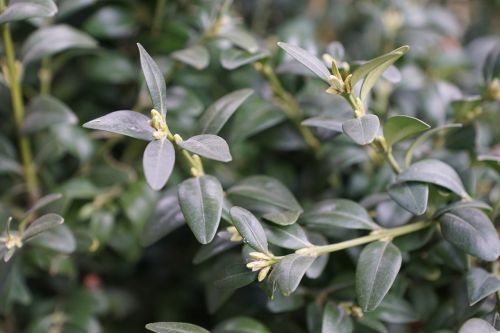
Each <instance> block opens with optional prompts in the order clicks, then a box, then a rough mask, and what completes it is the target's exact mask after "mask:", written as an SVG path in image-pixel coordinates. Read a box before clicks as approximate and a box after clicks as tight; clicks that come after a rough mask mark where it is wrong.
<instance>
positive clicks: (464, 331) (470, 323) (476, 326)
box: [458, 318, 498, 333]
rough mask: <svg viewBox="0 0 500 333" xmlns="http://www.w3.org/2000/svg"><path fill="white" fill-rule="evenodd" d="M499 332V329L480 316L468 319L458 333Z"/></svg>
mask: <svg viewBox="0 0 500 333" xmlns="http://www.w3.org/2000/svg"><path fill="white" fill-rule="evenodd" d="M479 332H481V333H498V331H497V330H496V329H495V328H494V327H493V326H491V324H490V323H488V322H487V321H486V320H483V319H479V318H472V319H469V320H467V321H466V322H465V323H464V324H463V325H462V327H460V330H459V331H458V333H479Z"/></svg>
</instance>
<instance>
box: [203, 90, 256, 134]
mask: <svg viewBox="0 0 500 333" xmlns="http://www.w3.org/2000/svg"><path fill="white" fill-rule="evenodd" d="M251 94H253V90H252V89H240V90H236V91H233V92H232V93H230V94H227V95H225V96H223V97H221V98H219V99H218V100H217V101H215V102H214V103H213V104H212V105H210V106H209V107H208V109H207V110H206V111H205V112H204V113H203V115H202V116H201V118H200V120H199V124H200V130H201V132H202V133H204V134H206V133H210V134H217V133H219V132H220V130H221V129H222V127H224V124H226V122H227V121H228V120H229V118H231V116H232V115H233V114H234V112H236V110H237V109H238V108H239V107H240V105H241V104H242V103H243V102H244V101H245V100H246V99H247V98H248V97H249V96H250V95H251Z"/></svg>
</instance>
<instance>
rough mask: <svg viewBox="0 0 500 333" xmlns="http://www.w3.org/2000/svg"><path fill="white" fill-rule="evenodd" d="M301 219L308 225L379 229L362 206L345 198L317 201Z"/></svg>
mask: <svg viewBox="0 0 500 333" xmlns="http://www.w3.org/2000/svg"><path fill="white" fill-rule="evenodd" d="M301 219H302V220H303V221H304V223H306V224H309V225H319V226H333V227H340V228H347V229H368V230H375V229H380V226H378V225H377V224H376V223H375V222H374V221H373V220H372V218H371V217H370V215H368V212H367V211H366V209H365V208H364V207H363V206H361V205H359V204H357V203H356V202H354V201H351V200H346V199H332V200H325V201H322V202H319V203H317V204H316V205H314V206H313V207H312V208H311V209H310V210H308V211H307V212H306V213H304V215H302V217H301Z"/></svg>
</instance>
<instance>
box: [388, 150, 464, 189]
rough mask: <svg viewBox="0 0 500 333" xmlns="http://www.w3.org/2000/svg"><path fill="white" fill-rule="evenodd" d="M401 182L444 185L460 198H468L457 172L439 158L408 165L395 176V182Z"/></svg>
mask: <svg viewBox="0 0 500 333" xmlns="http://www.w3.org/2000/svg"><path fill="white" fill-rule="evenodd" d="M401 182H423V183H430V184H434V185H438V186H441V187H444V188H446V189H448V190H450V191H452V192H454V193H456V194H458V195H459V196H461V197H462V198H470V196H469V194H468V193H467V192H466V191H465V188H464V185H463V184H462V180H461V179H460V177H459V176H458V174H457V172H456V171H455V170H454V169H453V168H452V167H451V166H449V165H448V164H446V163H444V162H441V161H439V160H434V159H428V160H422V161H419V162H416V163H414V164H412V165H410V167H409V168H408V169H405V170H403V172H402V173H401V174H399V175H398V177H397V178H396V183H401Z"/></svg>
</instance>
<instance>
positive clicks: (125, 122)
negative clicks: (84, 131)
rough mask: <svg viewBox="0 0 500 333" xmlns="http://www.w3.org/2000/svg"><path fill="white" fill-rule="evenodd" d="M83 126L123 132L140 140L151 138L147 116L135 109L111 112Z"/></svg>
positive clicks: (150, 128) (151, 132) (151, 130)
mask: <svg viewBox="0 0 500 333" xmlns="http://www.w3.org/2000/svg"><path fill="white" fill-rule="evenodd" d="M83 127H85V128H90V129H96V130H101V131H107V132H112V133H118V134H123V135H127V136H130V137H132V138H136V139H141V140H147V141H151V140H153V128H152V127H151V126H149V118H148V117H146V116H145V115H143V114H142V113H139V112H135V111H128V110H121V111H115V112H111V113H108V114H107V115H105V116H102V117H99V118H97V119H94V120H91V121H89V122H86V123H85V124H83Z"/></svg>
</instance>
